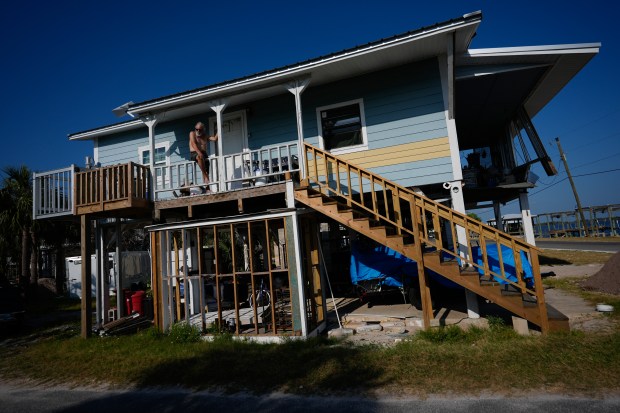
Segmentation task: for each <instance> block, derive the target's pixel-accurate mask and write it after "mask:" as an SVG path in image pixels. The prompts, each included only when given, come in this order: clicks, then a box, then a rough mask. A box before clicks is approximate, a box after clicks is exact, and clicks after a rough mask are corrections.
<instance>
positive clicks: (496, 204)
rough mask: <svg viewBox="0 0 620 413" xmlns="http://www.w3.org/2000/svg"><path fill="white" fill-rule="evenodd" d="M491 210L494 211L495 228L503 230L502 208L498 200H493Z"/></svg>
mask: <svg viewBox="0 0 620 413" xmlns="http://www.w3.org/2000/svg"><path fill="white" fill-rule="evenodd" d="M493 212H494V213H495V228H497V229H498V230H499V231H502V232H503V231H504V221H503V220H502V210H501V207H500V204H499V201H493Z"/></svg>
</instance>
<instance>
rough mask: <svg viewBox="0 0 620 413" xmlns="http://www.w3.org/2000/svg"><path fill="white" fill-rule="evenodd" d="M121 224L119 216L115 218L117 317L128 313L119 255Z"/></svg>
mask: <svg viewBox="0 0 620 413" xmlns="http://www.w3.org/2000/svg"><path fill="white" fill-rule="evenodd" d="M121 231H122V226H121V219H120V218H116V234H114V236H115V237H116V254H115V256H116V258H115V260H114V262H115V264H116V272H115V274H114V275H115V276H116V311H117V313H118V318H121V317H123V316H125V315H129V314H125V296H124V294H123V266H122V263H123V262H122V261H123V260H122V257H121V253H122V251H121V242H122V236H121V235H122V234H121Z"/></svg>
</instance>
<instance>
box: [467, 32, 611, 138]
mask: <svg viewBox="0 0 620 413" xmlns="http://www.w3.org/2000/svg"><path fill="white" fill-rule="evenodd" d="M600 47H601V44H600V43H586V44H568V45H552V46H533V47H508V48H494V49H473V50H469V51H468V52H466V53H464V54H461V55H458V56H457V58H456V66H457V68H456V120H457V128H458V135H459V143H460V144H461V146H462V148H463V149H468V148H469V147H476V145H482V144H484V141H485V140H487V141H488V140H492V139H495V138H496V137H497V136H501V134H503V129H504V127H505V125H506V123H507V121H509V120H510V118H512V117H513V116H514V113H515V112H516V110H517V109H518V108H519V107H520V106H523V107H524V108H525V110H526V111H527V113H528V115H529V116H530V118H533V117H534V116H535V115H536V114H537V113H539V112H540V111H541V110H542V109H543V108H544V107H545V106H546V105H547V104H548V103H549V102H550V101H551V100H552V99H553V98H554V97H555V96H556V95H557V94H558V93H559V92H560V91H561V90H562V89H563V88H564V87H565V86H566V84H568V82H569V81H570V80H571V79H572V78H573V77H574V76H575V75H577V73H579V71H580V70H581V69H582V68H583V67H584V66H585V65H586V64H587V63H588V62H589V61H590V60H591V59H592V58H593V57H594V56H595V55H596V54H597V53H598V52H599V49H600Z"/></svg>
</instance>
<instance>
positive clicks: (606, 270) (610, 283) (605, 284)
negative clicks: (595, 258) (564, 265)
mask: <svg viewBox="0 0 620 413" xmlns="http://www.w3.org/2000/svg"><path fill="white" fill-rule="evenodd" d="M582 286H583V287H584V288H586V289H589V290H595V291H600V292H602V293H608V294H620V252H618V253H616V254H614V255H613V256H612V257H611V258H610V259H609V261H607V262H606V263H605V265H603V268H601V269H600V271H599V272H597V273H596V274H594V275H593V276H592V277H590V278H588V279H587V280H586V281H584V282H583V284H582Z"/></svg>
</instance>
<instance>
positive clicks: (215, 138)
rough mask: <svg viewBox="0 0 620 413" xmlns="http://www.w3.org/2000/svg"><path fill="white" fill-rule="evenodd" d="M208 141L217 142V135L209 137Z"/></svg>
mask: <svg viewBox="0 0 620 413" xmlns="http://www.w3.org/2000/svg"><path fill="white" fill-rule="evenodd" d="M209 140H210V141H212V142H215V141H216V140H217V133H216V134H215V135H213V136H209Z"/></svg>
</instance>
